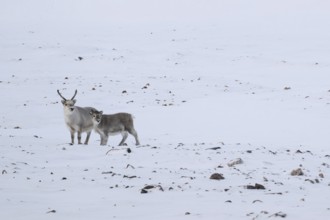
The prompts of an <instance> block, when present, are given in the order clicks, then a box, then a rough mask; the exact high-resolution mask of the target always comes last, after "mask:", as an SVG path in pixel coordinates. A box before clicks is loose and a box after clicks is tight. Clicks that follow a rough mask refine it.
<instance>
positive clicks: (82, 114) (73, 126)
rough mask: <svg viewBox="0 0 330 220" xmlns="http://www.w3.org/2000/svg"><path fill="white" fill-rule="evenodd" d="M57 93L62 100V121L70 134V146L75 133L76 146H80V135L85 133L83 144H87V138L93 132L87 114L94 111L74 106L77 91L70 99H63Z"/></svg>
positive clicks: (89, 116) (89, 108) (90, 119)
mask: <svg viewBox="0 0 330 220" xmlns="http://www.w3.org/2000/svg"><path fill="white" fill-rule="evenodd" d="M57 93H58V95H59V96H60V97H61V98H62V99H63V100H62V104H63V107H64V120H65V123H66V125H67V126H68V128H69V130H70V133H71V145H73V144H74V134H75V133H76V132H77V133H78V144H82V143H81V133H83V132H87V136H86V140H85V144H88V141H89V137H90V136H91V132H92V130H93V120H92V116H91V115H90V114H89V113H90V111H91V110H94V108H92V107H84V108H82V107H79V106H75V103H76V100H75V99H74V98H75V97H76V95H77V90H76V91H75V93H74V95H73V97H72V98H71V99H66V98H64V97H63V96H62V94H61V93H60V91H59V90H57Z"/></svg>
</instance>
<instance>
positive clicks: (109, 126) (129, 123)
mask: <svg viewBox="0 0 330 220" xmlns="http://www.w3.org/2000/svg"><path fill="white" fill-rule="evenodd" d="M90 115H91V116H92V120H93V124H94V130H95V131H96V132H97V133H99V134H100V137H101V145H107V143H108V138H109V135H116V134H121V135H122V136H123V138H122V140H121V142H120V143H119V146H122V145H124V143H125V141H126V139H127V137H128V133H130V134H131V135H133V136H134V138H135V142H136V143H135V144H136V145H140V142H139V138H138V135H137V132H136V131H135V129H134V125H133V117H132V115H131V114H128V113H117V114H113V115H104V114H103V112H102V111H97V110H96V109H92V110H91V111H90Z"/></svg>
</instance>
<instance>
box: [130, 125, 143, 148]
mask: <svg viewBox="0 0 330 220" xmlns="http://www.w3.org/2000/svg"><path fill="white" fill-rule="evenodd" d="M128 132H129V133H130V134H131V135H133V136H134V138H135V145H140V141H139V137H138V134H137V132H136V130H135V129H134V128H131V129H129V130H128Z"/></svg>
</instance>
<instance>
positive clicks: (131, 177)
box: [123, 175, 137, 179]
mask: <svg viewBox="0 0 330 220" xmlns="http://www.w3.org/2000/svg"><path fill="white" fill-rule="evenodd" d="M123 178H128V179H133V178H137V176H126V175H124V176H123Z"/></svg>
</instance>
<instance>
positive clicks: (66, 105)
mask: <svg viewBox="0 0 330 220" xmlns="http://www.w3.org/2000/svg"><path fill="white" fill-rule="evenodd" d="M57 93H58V94H59V96H60V97H61V98H62V99H63V100H62V104H63V106H64V108H67V109H69V110H70V111H73V110H74V107H73V106H74V104H75V103H76V100H75V99H74V97H76V95H77V90H76V91H75V93H74V95H73V97H72V98H71V99H66V98H64V97H63V96H62V94H61V93H60V91H59V90H57Z"/></svg>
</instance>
